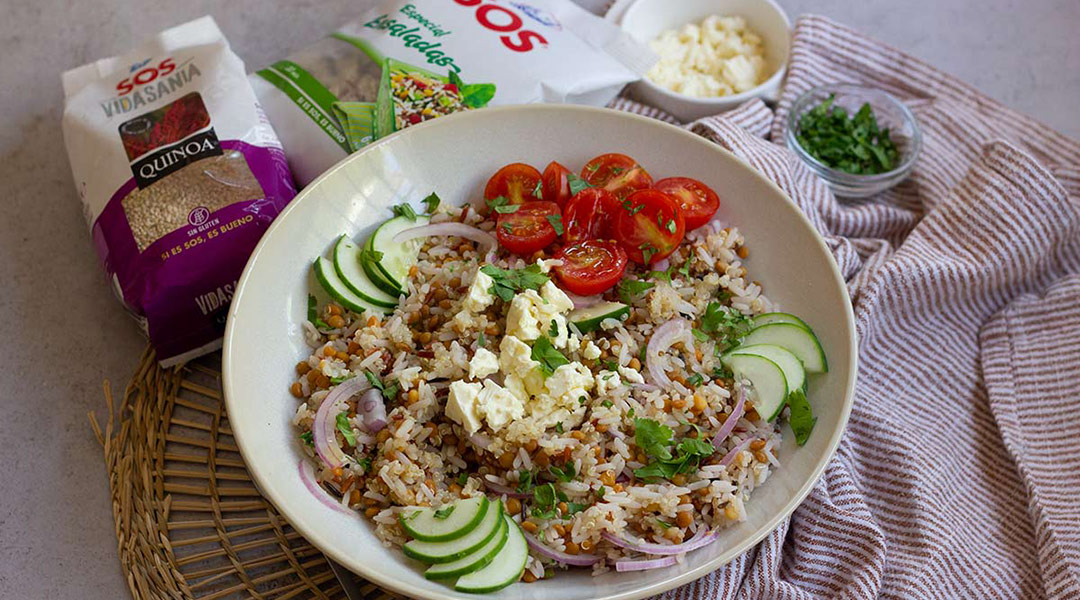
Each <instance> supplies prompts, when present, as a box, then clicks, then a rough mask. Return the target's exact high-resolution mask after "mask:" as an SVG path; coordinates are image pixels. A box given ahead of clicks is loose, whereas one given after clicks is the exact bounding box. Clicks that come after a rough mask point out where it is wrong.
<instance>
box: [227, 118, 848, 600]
mask: <svg viewBox="0 0 1080 600" xmlns="http://www.w3.org/2000/svg"><path fill="white" fill-rule="evenodd" d="M613 151H617V152H625V153H627V154H629V155H631V156H633V157H634V158H636V159H638V160H639V161H640V162H641V163H642V164H644V165H645V166H646V167H647V168H648V169H649V171H650V172H651V173H652V174H653V175H654V176H656V177H664V176H669V175H685V176H688V177H694V178H698V179H700V180H702V181H704V182H705V183H707V184H709V185H711V186H712V187H713V188H714V189H716V190H717V191H718V192H719V194H720V196H721V198H722V199H723V202H724V204H725V205H726V206H725V209H724V211H725V214H726V215H727V216H728V217H729V218H730V221H731V222H732V223H734V224H735V225H737V226H738V227H739V228H740V229H741V230H742V231H743V232H744V233H745V235H746V237H747V240H748V242H747V245H748V247H749V249H750V253H751V254H750V258H749V260H748V263H749V265H750V267H751V268H752V269H753V271H752V273H753V274H754V277H755V278H756V279H758V280H759V281H761V282H762V283H763V284H764V286H765V289H766V291H767V293H768V294H769V296H770V297H771V298H773V299H774V300H777V301H779V302H780V303H781V305H782V306H783V307H785V308H787V309H789V310H791V311H792V312H794V313H796V314H798V315H800V316H802V317H803V318H805V319H806V320H807V322H808V323H809V324H810V325H811V326H812V327H813V328H814V329H815V330H816V331H817V332H818V334H819V335H820V337H821V341H822V343H823V344H824V347H825V349H826V352H827V354H828V359H829V364H830V366H831V369H832V370H831V371H830V372H829V373H828V374H827V375H821V376H816V377H814V378H812V379H811V383H810V399H811V403H812V404H813V407H814V412H815V414H816V415H817V417H818V422H817V426H816V428H815V429H814V432H813V434H812V435H811V436H810V439H809V441H808V442H807V444H806V445H805V446H803V447H801V448H800V447H796V446H795V443H794V442H793V441H792V435H791V433H790V430H788V431H787V433H786V436H785V441H784V444H783V445H782V446H781V448H780V450H779V456H780V460H781V461H782V465H781V466H780V467H779V468H778V469H777V470H776V471H775V472H774V473H773V474H772V476H771V477H770V478H769V480H768V482H766V484H765V485H763V486H762V487H759V488H758V489H757V490H756V491H755V492H754V494H753V496H752V498H751V500H750V501H749V502H748V503H747V505H746V508H747V519H746V521H745V522H743V523H739V524H738V525H735V526H733V527H730V528H727V529H725V530H723V532H722V533H721V535H720V538H719V541H718V542H716V543H713V544H712V545H710V546H707V547H706V548H703V549H702V550H699V551H697V552H693V553H691V554H689V555H688V556H687V557H686V560H685V561H684V562H683V563H682V564H679V565H676V566H673V567H670V568H667V569H660V570H654V571H645V572H639V573H615V572H611V573H607V574H605V575H603V576H601V577H591V576H590V575H589V574H588V573H587V572H581V571H580V570H579V571H577V572H560V573H559V574H558V576H557V577H555V578H553V579H551V580H547V581H542V582H539V583H534V584H529V585H525V584H518V585H514V586H511V587H509V588H507V589H505V590H503V591H501V592H499V593H497V594H493V595H491V596H490V597H492V598H504V599H505V598H521V599H536V600H540V599H546V600H616V599H618V600H631V599H636V598H642V597H645V596H650V595H653V594H657V593H659V592H662V591H664V590H667V589H670V588H672V587H675V586H677V585H680V584H683V583H686V582H688V581H691V580H693V579H696V578H698V577H701V576H702V575H705V574H706V573H708V572H710V571H712V570H713V569H716V568H717V567H719V566H720V565H722V564H724V563H726V562H728V561H730V560H731V559H732V558H734V557H735V556H737V555H738V554H739V553H741V552H743V551H745V550H747V549H748V548H750V547H751V546H752V545H753V544H755V543H756V542H758V541H759V540H761V539H762V538H763V537H764V536H765V535H767V534H768V533H769V532H770V531H771V530H772V529H773V528H775V527H776V525H777V524H778V523H779V522H780V520H781V519H783V518H784V517H786V516H787V515H788V514H790V513H791V511H792V510H794V509H795V507H796V506H797V505H798V504H799V502H800V501H801V500H802V499H803V497H804V496H805V495H806V494H807V492H809V491H810V488H811V487H812V486H813V485H814V482H815V481H816V480H817V478H818V477H819V475H820V474H821V472H822V470H823V469H824V468H825V464H826V463H827V462H828V460H829V458H830V457H831V456H832V453H833V451H834V450H835V449H836V445H837V444H838V443H839V440H840V434H841V432H842V431H843V428H844V424H845V423H846V421H847V417H848V412H849V410H850V408H851V398H852V391H853V386H854V383H855V344H854V335H855V334H854V323H853V319H852V311H851V305H850V302H849V299H848V296H847V292H846V289H845V287H844V281H843V280H842V279H841V277H840V274H839V272H838V270H837V268H836V265H835V263H834V262H833V260H832V258H831V256H830V254H829V252H828V250H827V249H826V247H825V244H824V243H823V241H822V240H821V238H820V237H818V235H817V234H816V233H815V232H814V230H813V229H812V228H811V226H810V224H809V222H808V221H807V220H806V218H805V217H804V216H803V214H802V213H801V212H800V211H799V210H798V209H797V208H796V207H795V205H794V204H793V203H792V202H791V200H789V199H788V198H787V197H786V196H785V195H784V193H783V192H781V191H780V189H779V188H777V187H776V186H774V185H773V184H772V183H770V182H769V181H768V180H766V179H765V178H763V177H762V176H761V175H759V174H758V173H757V172H756V171H754V170H752V169H750V168H749V167H748V166H746V164H745V163H744V162H742V161H740V160H739V159H737V158H735V156H733V155H732V154H729V153H728V152H726V151H724V150H722V149H721V148H720V147H719V146H716V145H715V144H712V143H710V142H708V141H706V140H704V139H703V138H700V137H698V136H695V135H693V134H690V133H688V132H686V131H683V130H682V129H679V128H677V127H673V126H670V125H665V124H663V123H660V122H658V121H655V120H652V119H647V118H645V117H640V116H636V115H631V114H627V113H623V112H617V111H611V110H605V109H597V108H585V107H578V106H552V105H529V106H522V107H505V108H487V109H484V110H478V111H475V112H467V113H460V114H457V115H452V116H449V117H444V118H441V119H435V120H433V121H430V122H428V123H424V124H422V125H418V126H416V127H411V128H409V129H406V130H404V131H402V132H400V133H398V134H394V135H392V136H390V137H387V138H385V139H383V140H380V141H378V142H376V143H375V144H372V145H370V146H368V147H367V148H365V149H364V150H363V151H362V152H359V153H357V154H354V155H352V156H351V157H349V158H347V159H345V160H343V161H342V162H340V163H338V165H337V166H335V167H333V168H332V169H330V170H329V171H328V172H327V173H326V174H324V175H323V176H322V177H320V178H319V179H317V180H316V181H315V182H313V183H312V184H311V185H309V186H308V187H307V188H305V189H304V191H303V192H302V193H301V194H300V195H298V196H297V197H296V199H295V200H293V202H292V203H291V204H290V205H289V206H288V208H286V210H285V211H284V212H283V213H282V214H281V215H280V216H279V217H278V218H277V221H276V222H275V223H274V224H273V226H271V228H270V229H269V231H267V232H266V235H265V236H264V237H263V239H262V241H261V242H260V243H259V245H258V247H257V248H256V249H255V251H254V253H253V254H252V256H251V260H250V261H249V262H248V265H247V268H246V269H245V270H244V274H243V276H242V277H241V278H240V282H239V285H238V286H237V290H236V295H235V297H234V298H233V301H232V307H231V308H230V310H229V320H228V327H227V329H226V332H225V346H224V357H223V362H224V390H225V399H226V404H227V407H228V415H229V422H230V424H231V426H232V430H233V432H234V435H235V437H236V441H237V443H238V445H239V447H240V450H241V452H242V453H243V456H244V459H245V461H246V462H247V465H248V469H249V470H250V472H251V475H252V476H253V477H254V479H255V482H256V483H257V484H258V486H259V489H260V490H261V491H262V492H263V494H265V496H266V497H267V498H268V499H269V500H270V501H271V502H273V503H274V505H275V506H276V507H277V508H278V510H280V511H281V513H282V514H283V515H284V516H285V518H287V519H288V521H289V522H290V523H292V525H293V526H294V527H295V528H296V529H297V530H298V531H299V532H300V533H301V534H302V535H303V536H304V537H305V538H307V539H308V540H310V541H311V543H312V544H314V545H315V546H317V547H318V548H319V549H320V550H322V551H323V552H325V553H326V554H327V555H328V556H329V557H330V558H332V559H334V560H336V561H338V562H339V563H341V564H342V565H344V566H345V567H346V568H348V569H350V570H352V571H354V572H356V573H357V574H359V575H360V576H362V577H364V578H366V579H368V580H370V581H372V582H374V583H376V584H378V585H380V586H382V587H384V588H388V589H391V590H394V591H397V592H399V593H401V594H405V595H407V596H409V597H412V598H422V599H445V598H460V599H465V598H475V596H470V595H468V594H461V593H457V592H454V591H453V590H452V589H451V588H450V587H449V586H447V585H446V584H444V583H439V582H433V581H428V580H426V579H424V577H423V569H422V566H421V565H420V564H419V563H416V562H414V561H412V560H409V559H407V558H405V557H404V555H403V554H401V552H400V551H397V550H389V549H386V548H384V547H383V546H382V545H381V544H380V543H379V541H378V540H377V539H376V537H375V534H374V532H373V529H372V527H371V526H369V524H368V523H367V521H366V520H365V519H363V518H362V517H360V516H359V515H357V516H350V515H346V514H343V513H341V512H338V511H335V510H333V509H330V508H327V507H326V506H324V505H323V504H322V503H321V502H320V501H319V500H318V499H316V498H315V497H314V496H313V495H312V494H311V493H310V492H309V491H308V490H307V489H306V488H305V487H304V485H303V483H302V482H301V480H300V477H299V474H298V471H297V463H298V461H299V459H300V457H301V451H300V447H299V442H298V439H297V432H296V431H295V430H294V429H293V427H292V425H291V423H290V420H291V418H292V416H293V413H294V412H295V410H296V406H297V401H296V400H295V399H294V398H293V397H292V396H290V395H289V393H288V388H289V384H290V383H291V382H292V379H293V377H294V374H295V371H294V369H293V368H294V366H295V364H296V362H297V361H298V360H300V359H301V358H303V357H305V356H306V355H307V353H308V348H307V347H306V346H305V344H304V341H303V336H302V333H301V323H302V322H303V321H304V319H305V318H306V309H307V297H308V294H309V293H313V292H316V290H317V285H316V284H315V282H314V281H313V277H312V275H311V262H312V259H313V258H314V257H316V256H318V255H320V254H323V253H324V252H326V251H327V250H328V249H329V247H330V246H331V244H332V242H333V241H334V240H335V239H336V238H337V237H338V236H339V235H341V233H343V232H347V233H349V234H352V235H366V234H367V233H369V232H371V231H372V230H373V228H374V226H375V225H376V224H377V223H379V222H381V221H383V220H384V219H386V218H387V217H388V216H389V214H390V211H389V209H388V207H389V206H390V205H391V204H395V203H398V202H401V201H404V200H410V201H412V202H414V204H415V203H416V202H417V201H418V200H419V199H420V198H422V197H423V196H425V195H427V194H428V193H430V192H431V191H432V190H434V191H437V192H438V193H439V195H440V196H441V197H442V198H443V199H444V200H445V201H449V202H455V203H462V202H465V201H466V199H467V198H469V197H471V196H473V195H475V194H477V193H478V192H479V190H480V189H481V186H482V185H483V184H484V182H485V180H486V179H487V177H488V176H489V175H490V174H491V173H492V172H494V171H495V170H496V169H497V168H498V167H500V166H502V165H504V164H506V163H509V162H513V161H524V162H527V163H531V164H534V165H541V166H542V165H544V164H547V162H548V161H550V160H552V159H557V160H559V161H560V162H562V163H563V164H566V165H582V164H584V163H585V161H587V160H588V159H589V158H591V157H593V156H595V155H598V154H601V153H604V152H613ZM785 429H786V425H785Z"/></svg>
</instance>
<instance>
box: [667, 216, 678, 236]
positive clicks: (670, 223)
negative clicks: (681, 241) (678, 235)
mask: <svg viewBox="0 0 1080 600" xmlns="http://www.w3.org/2000/svg"><path fill="white" fill-rule="evenodd" d="M665 227H666V228H667V230H668V232H669V233H671V234H673V235H674V233H675V232H676V231H678V225H676V224H675V219H672V220H670V221H668V222H667V225H665Z"/></svg>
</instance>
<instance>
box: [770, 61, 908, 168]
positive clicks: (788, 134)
mask: <svg viewBox="0 0 1080 600" xmlns="http://www.w3.org/2000/svg"><path fill="white" fill-rule="evenodd" d="M842 88H846V89H849V90H859V91H865V92H873V93H875V94H879V95H881V96H882V97H883V98H885V99H886V100H887V101H888V102H889V103H891V104H892V105H893V106H895V107H896V108H898V109H899V110H900V114H902V115H903V116H904V121H905V123H907V124H910V125H911V131H912V134H911V138H910V144H911V146H910V149H909V151H908V152H907V153H906V156H905V157H904V160H903V162H901V163H900V164H899V165H897V167H896V168H895V169H892V170H889V171H885V172H884V173H877V174H874V175H860V174H857V173H848V172H847V171H841V170H840V169H834V168H833V167H830V166H829V165H826V164H825V163H823V162H821V161H820V160H818V159H817V158H816V157H815V156H814V155H812V154H810V152H808V151H807V150H806V148H803V146H802V144H800V143H799V139H798V138H797V137H796V135H795V129H796V127H797V126H798V115H799V113H800V111H799V110H796V109H800V108H803V105H804V104H807V103H809V101H810V100H811V98H813V96H814V95H815V94H817V93H821V92H830V91H836V90H839V89H842ZM871 106H872V105H871ZM786 121H787V123H786V125H787V126H786V131H785V132H784V140H785V141H786V142H787V146H788V148H790V149H791V150H792V151H793V152H794V153H795V154H797V155H798V156H799V158H800V159H801V160H802V161H803V162H805V163H807V164H808V165H809V166H810V167H811V168H812V169H813V170H814V171H815V172H817V173H818V175H820V176H822V177H824V178H825V179H828V180H829V181H835V182H838V183H844V184H856V185H869V184H875V183H887V182H889V181H891V180H892V179H894V178H896V177H902V176H904V175H907V173H908V172H910V171H911V169H912V168H913V167H914V166H915V162H916V161H917V160H918V159H919V155H920V154H921V153H922V144H923V139H922V126H921V125H919V120H918V119H916V118H915V113H913V112H911V109H910V108H908V106H907V104H905V103H904V102H902V101H901V100H900V99H899V98H897V97H896V96H893V95H892V94H890V93H889V92H886V91H885V90H883V89H880V88H876V87H872V86H868V85H862V84H859V83H850V82H840V83H829V84H825V85H819V86H816V87H813V88H810V89H809V90H806V91H805V92H803V93H802V94H799V97H798V98H796V99H795V101H794V102H792V103H791V108H790V109H789V110H788V115H787V119H786Z"/></svg>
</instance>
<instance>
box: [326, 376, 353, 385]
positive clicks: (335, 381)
mask: <svg viewBox="0 0 1080 600" xmlns="http://www.w3.org/2000/svg"><path fill="white" fill-rule="evenodd" d="M352 378H353V376H352V375H342V376H341V377H331V378H330V383H332V384H334V385H337V384H339V383H342V382H344V381H345V380H346V379H352Z"/></svg>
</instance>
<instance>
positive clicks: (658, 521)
mask: <svg viewBox="0 0 1080 600" xmlns="http://www.w3.org/2000/svg"><path fill="white" fill-rule="evenodd" d="M656 524H657V525H659V526H661V527H663V528H664V529H671V523H665V522H663V521H661V520H660V519H657V520H656Z"/></svg>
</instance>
